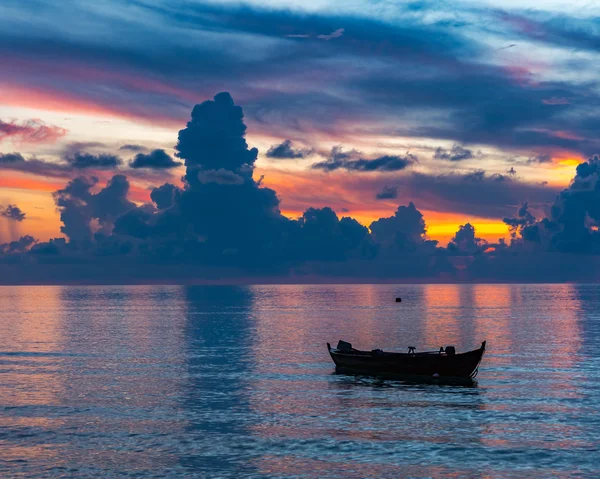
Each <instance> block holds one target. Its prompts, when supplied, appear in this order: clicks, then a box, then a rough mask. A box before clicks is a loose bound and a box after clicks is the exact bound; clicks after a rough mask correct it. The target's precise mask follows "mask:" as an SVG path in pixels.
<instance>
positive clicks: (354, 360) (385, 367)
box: [327, 341, 486, 379]
mask: <svg viewBox="0 0 600 479" xmlns="http://www.w3.org/2000/svg"><path fill="white" fill-rule="evenodd" d="M485 344H486V342H485V341H484V342H483V343H481V347H480V348H479V349H474V350H473V351H467V352H465V353H458V354H457V353H456V349H455V348H454V346H446V347H445V348H443V347H441V348H440V349H439V350H438V351H425V352H416V350H415V348H414V347H412V346H411V347H409V348H408V352H407V353H392V352H386V351H382V350H381V349H374V350H372V351H360V350H358V349H354V348H353V347H352V344H350V343H347V342H346V341H339V342H338V344H337V347H335V348H332V347H331V345H330V344H329V343H327V349H328V350H329V354H330V355H331V359H333V362H334V363H335V366H336V370H337V371H338V372H342V373H354V374H365V375H373V376H394V377H396V376H397V377H427V378H436V379H437V378H440V379H451V378H461V379H474V378H475V377H476V376H477V372H478V370H479V363H480V362H481V358H482V357H483V353H484V352H485Z"/></svg>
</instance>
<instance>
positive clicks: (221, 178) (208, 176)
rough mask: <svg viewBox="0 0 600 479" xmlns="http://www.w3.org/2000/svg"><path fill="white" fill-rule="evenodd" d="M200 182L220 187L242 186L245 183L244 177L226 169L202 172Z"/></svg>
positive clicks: (199, 174)
mask: <svg viewBox="0 0 600 479" xmlns="http://www.w3.org/2000/svg"><path fill="white" fill-rule="evenodd" d="M198 180H199V181H200V183H217V184H219V185H242V184H244V181H245V180H244V177H243V176H241V175H239V174H237V173H234V172H233V171H230V170H226V169H225V168H219V169H218V170H200V171H199V172H198Z"/></svg>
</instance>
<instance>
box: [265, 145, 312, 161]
mask: <svg viewBox="0 0 600 479" xmlns="http://www.w3.org/2000/svg"><path fill="white" fill-rule="evenodd" d="M313 152H314V150H312V149H299V148H294V147H293V146H292V142H291V140H284V141H283V142H282V143H280V144H278V145H273V146H271V148H269V149H268V150H267V155H266V156H267V158H277V159H281V160H284V159H292V160H293V159H299V158H306V157H307V156H309V155H311V154H312V153H313Z"/></svg>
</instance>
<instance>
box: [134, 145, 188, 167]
mask: <svg viewBox="0 0 600 479" xmlns="http://www.w3.org/2000/svg"><path fill="white" fill-rule="evenodd" d="M181 165H182V163H181V162H180V161H175V160H174V159H173V158H171V157H170V156H169V155H168V154H167V152H166V151H165V150H153V151H151V152H150V153H148V154H145V153H138V154H137V155H135V157H134V159H133V160H132V161H131V162H130V163H129V166H130V167H131V168H151V169H157V170H165V169H169V168H175V167H177V166H181Z"/></svg>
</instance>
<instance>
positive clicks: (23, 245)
mask: <svg viewBox="0 0 600 479" xmlns="http://www.w3.org/2000/svg"><path fill="white" fill-rule="evenodd" d="M35 243H36V239H35V238H34V237H33V236H29V235H25V236H21V237H20V238H19V239H18V240H16V241H11V242H10V243H4V244H0V253H2V254H4V255H13V254H23V253H27V252H28V251H29V250H30V249H31V247H32V246H33V245H34V244H35Z"/></svg>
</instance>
